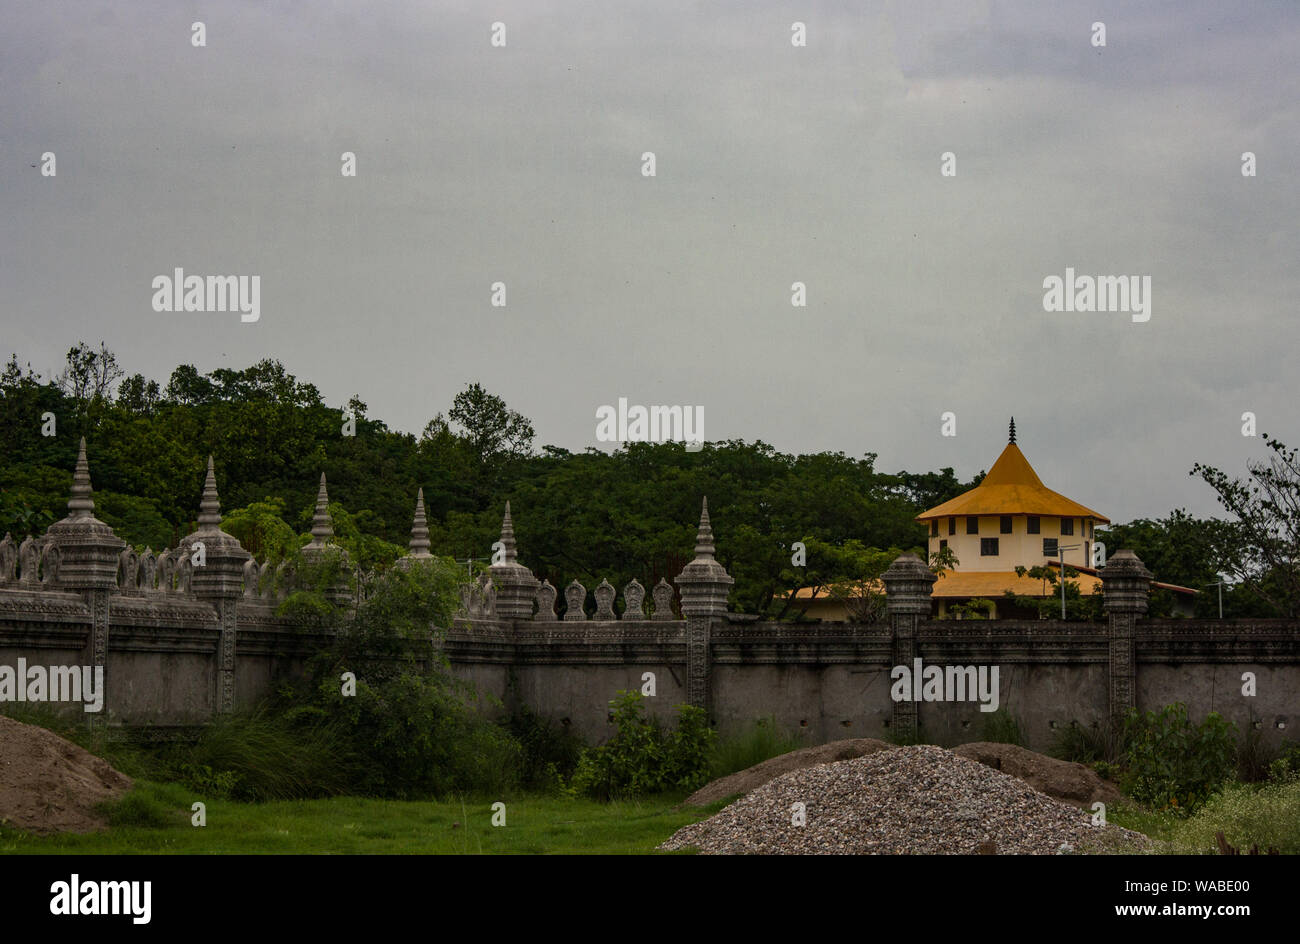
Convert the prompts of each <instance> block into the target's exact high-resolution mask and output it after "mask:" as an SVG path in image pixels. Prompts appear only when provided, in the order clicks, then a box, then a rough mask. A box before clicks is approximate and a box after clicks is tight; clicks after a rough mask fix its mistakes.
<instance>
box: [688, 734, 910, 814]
mask: <svg viewBox="0 0 1300 944" xmlns="http://www.w3.org/2000/svg"><path fill="white" fill-rule="evenodd" d="M893 747H894V745H893V744H890V743H888V742H886V741H877V740H876V739H875V738H851V739H849V740H845V741H831V742H830V743H829V744H819V745H817V746H816V747H805V748H802V749H800V750H797V751H791V752H790V753H788V754H782V755H780V756H779V757H773V758H771V759H770V760H765V761H763V762H762V763H761V764H755V765H754V766H753V767H747V768H746V769H744V770H738V771H736V772H735V773H734V774H728V775H727V776H725V777H720V778H719V779H717V780H714V781H713V782H712V783H707V784H705V785H704V786H702V787H700V789H698V790H696V791H695V792H694V793H692V794H691V795H690V796H688V797H687V798H686V800H685V805H687V806H708V805H709V804H710V803H715V802H717V801H718V800H725V799H726V798H727V797H729V796H734V795H736V794H737V793H748V792H749V791H751V790H755V789H757V788H758V787H761V786H762V785H763V784H765V783H767V782H768V781H769V780H771V779H773V778H774V777H779V776H781V774H787V773H789V772H790V771H792V770H802V769H803V768H805V767H816V766H817V765H818V764H831V763H834V762H835V761H840V760H852V759H853V758H855V757H864V756H865V755H867V754H874V753H876V752H877V751H887V750H891V749H893Z"/></svg>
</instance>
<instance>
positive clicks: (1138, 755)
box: [1124, 703, 1237, 812]
mask: <svg viewBox="0 0 1300 944" xmlns="http://www.w3.org/2000/svg"><path fill="white" fill-rule="evenodd" d="M1124 735H1125V742H1126V745H1127V749H1128V756H1127V762H1128V767H1127V770H1126V771H1125V775H1124V786H1125V790H1126V792H1128V794H1129V795H1130V796H1132V797H1133V798H1134V799H1135V800H1138V801H1139V802H1141V803H1145V804H1147V805H1148V806H1151V807H1152V808H1153V809H1156V810H1167V809H1171V810H1177V811H1182V812H1190V811H1192V810H1195V809H1196V808H1197V807H1199V806H1200V805H1202V804H1203V803H1205V801H1206V800H1208V799H1209V798H1210V797H1211V796H1212V795H1213V794H1214V793H1216V792H1217V791H1218V789H1219V787H1220V786H1222V785H1223V783H1224V782H1226V781H1227V780H1228V779H1229V778H1231V777H1232V775H1233V772H1234V769H1235V767H1236V764H1237V744H1236V732H1235V728H1234V726H1233V725H1232V724H1231V722H1228V721H1226V720H1224V719H1223V717H1222V716H1220V715H1219V714H1218V713H1217V712H1213V711H1212V712H1210V713H1209V714H1208V715H1206V717H1205V719H1204V720H1203V721H1202V722H1201V723H1200V724H1199V725H1197V724H1193V723H1192V722H1191V720H1189V719H1188V717H1187V706H1186V705H1183V704H1182V703H1178V704H1174V705H1166V706H1165V707H1164V708H1163V709H1162V710H1160V711H1159V712H1155V711H1148V712H1146V713H1144V714H1141V713H1139V712H1137V711H1136V710H1133V711H1130V713H1129V716H1128V718H1127V719H1126V720H1125V729H1124Z"/></svg>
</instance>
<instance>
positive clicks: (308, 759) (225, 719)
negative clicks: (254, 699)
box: [162, 710, 358, 802]
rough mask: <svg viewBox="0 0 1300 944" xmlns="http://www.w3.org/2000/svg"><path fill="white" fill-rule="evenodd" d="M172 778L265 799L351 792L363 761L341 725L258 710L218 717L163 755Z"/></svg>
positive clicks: (239, 796) (236, 795)
mask: <svg viewBox="0 0 1300 944" xmlns="http://www.w3.org/2000/svg"><path fill="white" fill-rule="evenodd" d="M162 761H163V764H164V766H165V769H166V771H167V773H168V774H170V776H171V778H172V779H175V780H178V781H180V782H182V783H185V784H187V785H189V786H191V787H193V788H195V789H197V790H203V791H205V792H209V793H212V794H215V795H217V796H222V797H229V798H230V799H234V800H245V801H253V802H260V801H265V800H291V799H301V798H306V797H319V796H335V795H338V794H343V793H347V792H349V788H350V786H351V782H352V780H353V779H354V774H355V772H356V767H357V763H358V762H357V760H356V758H355V757H353V756H352V754H351V749H350V747H349V745H348V741H347V739H346V738H345V737H343V736H342V732H340V731H338V730H337V729H336V726H335V725H332V724H329V723H327V722H322V721H314V722H311V723H294V722H292V721H291V720H289V719H288V718H286V717H284V716H282V715H272V714H270V713H268V712H266V711H261V710H258V711H252V712H247V713H242V714H233V715H225V716H221V717H219V718H217V719H216V720H215V721H213V722H212V723H211V724H209V725H208V726H207V727H205V728H204V729H203V730H202V731H201V732H200V734H199V737H198V739H197V740H196V741H195V742H194V743H192V744H187V745H174V746H172V747H170V748H168V749H167V750H166V751H165V752H164V753H163V755H162Z"/></svg>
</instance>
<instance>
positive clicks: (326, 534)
mask: <svg viewBox="0 0 1300 944" xmlns="http://www.w3.org/2000/svg"><path fill="white" fill-rule="evenodd" d="M332 537H334V522H333V521H331V520H330V496H329V493H328V492H327V491H326V490H325V473H324V472H322V473H321V474H320V491H318V492H317V493H316V514H314V515H312V519H311V544H309V545H308V547H312V548H323V547H324V546H325V545H326V544H327V543H329V540H330V538H332Z"/></svg>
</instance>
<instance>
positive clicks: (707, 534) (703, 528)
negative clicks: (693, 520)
mask: <svg viewBox="0 0 1300 944" xmlns="http://www.w3.org/2000/svg"><path fill="white" fill-rule="evenodd" d="M715 550H716V548H715V547H714V546H713V525H711V524H710V523H709V499H708V496H707V495H706V496H705V498H704V505H703V508H702V509H701V510H700V530H699V531H698V532H697V533H696V535H695V558H696V560H699V559H700V558H704V559H705V560H713V554H714V551H715Z"/></svg>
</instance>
